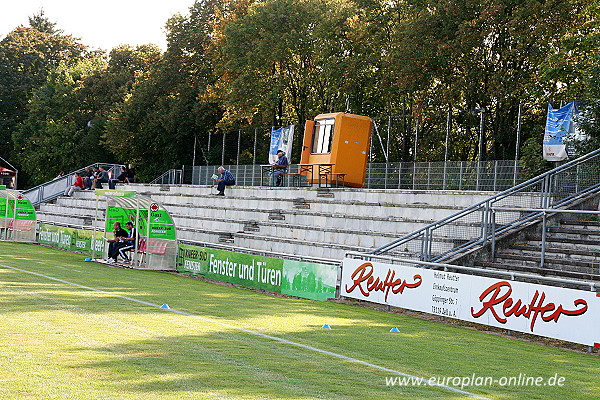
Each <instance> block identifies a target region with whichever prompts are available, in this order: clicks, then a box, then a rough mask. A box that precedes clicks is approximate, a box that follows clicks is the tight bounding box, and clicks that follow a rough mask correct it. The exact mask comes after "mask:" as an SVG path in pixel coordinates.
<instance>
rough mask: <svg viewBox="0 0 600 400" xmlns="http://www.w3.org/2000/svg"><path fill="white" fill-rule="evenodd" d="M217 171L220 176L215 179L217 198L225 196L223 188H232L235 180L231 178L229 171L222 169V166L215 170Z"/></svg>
mask: <svg viewBox="0 0 600 400" xmlns="http://www.w3.org/2000/svg"><path fill="white" fill-rule="evenodd" d="M217 171H219V173H220V174H221V177H220V178H218V179H215V181H217V182H218V183H217V190H219V193H217V194H216V195H217V196H225V186H233V185H235V178H234V177H233V174H232V173H231V172H229V171H227V170H226V169H225V168H223V166H221V167H219V168H218V169H217Z"/></svg>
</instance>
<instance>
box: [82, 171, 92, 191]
mask: <svg viewBox="0 0 600 400" xmlns="http://www.w3.org/2000/svg"><path fill="white" fill-rule="evenodd" d="M81 177H82V178H83V183H84V185H85V189H87V190H90V189H91V188H92V185H93V184H94V172H93V171H92V170H91V169H90V167H85V169H84V172H82V173H81Z"/></svg>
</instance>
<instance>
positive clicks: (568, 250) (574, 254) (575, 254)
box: [510, 243, 600, 261]
mask: <svg viewBox="0 0 600 400" xmlns="http://www.w3.org/2000/svg"><path fill="white" fill-rule="evenodd" d="M510 249H512V250H520V251H522V252H525V253H526V254H540V252H541V243H540V245H536V244H533V243H523V244H514V245H511V246H510ZM545 252H546V253H547V254H548V253H550V254H554V255H555V256H556V257H560V258H569V259H570V258H583V259H593V260H598V261H600V247H599V246H596V249H589V248H586V247H577V246H576V245H575V246H572V245H569V244H568V243H564V244H563V245H562V246H560V245H552V246H548V245H546V248H545Z"/></svg>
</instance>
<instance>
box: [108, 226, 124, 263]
mask: <svg viewBox="0 0 600 400" xmlns="http://www.w3.org/2000/svg"><path fill="white" fill-rule="evenodd" d="M113 235H114V239H111V240H108V260H107V261H108V262H111V263H112V262H116V261H117V259H118V258H119V249H120V248H121V247H123V246H125V245H126V244H127V243H125V238H127V236H128V233H127V231H126V230H125V229H123V228H121V223H120V222H119V221H117V222H115V223H114V224H113Z"/></svg>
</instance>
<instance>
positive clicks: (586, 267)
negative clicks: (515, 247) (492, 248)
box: [496, 252, 600, 273]
mask: <svg viewBox="0 0 600 400" xmlns="http://www.w3.org/2000/svg"><path fill="white" fill-rule="evenodd" d="M496 260H506V261H507V262H508V263H509V264H514V261H515V260H516V261H522V262H524V263H525V265H530V266H539V265H540V262H541V256H540V255H539V254H536V255H526V254H518V253H509V252H498V253H497V254H496ZM544 266H545V267H548V268H550V267H552V268H553V269H557V270H561V271H573V272H583V273H595V272H599V270H600V264H599V263H598V262H594V261H586V260H582V259H567V258H566V257H553V256H552V255H548V254H547V255H545V257H544Z"/></svg>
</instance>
